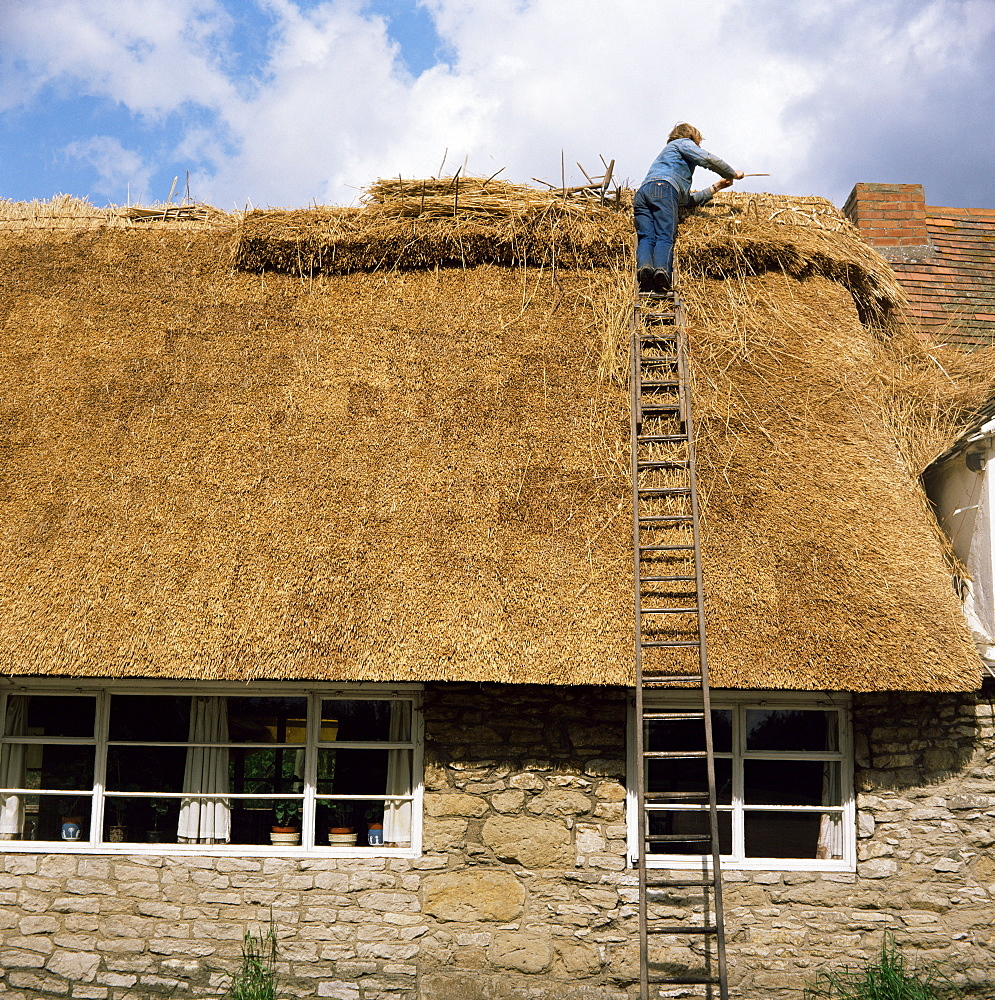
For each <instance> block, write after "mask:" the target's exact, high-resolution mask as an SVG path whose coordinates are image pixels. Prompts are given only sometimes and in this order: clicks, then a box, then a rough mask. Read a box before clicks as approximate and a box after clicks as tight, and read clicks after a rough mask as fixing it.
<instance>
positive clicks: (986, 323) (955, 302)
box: [887, 205, 995, 348]
mask: <svg viewBox="0 0 995 1000" xmlns="http://www.w3.org/2000/svg"><path fill="white" fill-rule="evenodd" d="M926 231H927V233H928V235H929V240H930V243H931V244H932V252H930V253H928V254H927V255H924V256H922V258H921V259H919V260H916V259H914V257H915V255H912V254H908V255H904V254H900V253H889V254H887V256H888V257H890V258H892V260H891V266H892V268H893V269H894V271H895V274H896V275H897V276H898V280H899V281H900V282H901V283H902V286H903V287H904V288H905V290H906V292H907V293H908V296H909V300H910V302H911V304H912V308H913V310H914V312H915V314H916V316H917V317H918V319H919V321H920V323H921V324H922V328H923V331H924V332H926V333H928V334H930V336H931V337H932V338H933V339H934V340H936V341H939V342H941V343H948V344H957V345H959V346H962V347H967V348H975V347H985V346H988V345H990V344H995V210H993V209H984V208H939V207H936V206H933V205H930V206H927V207H926ZM910 257H911V258H912V259H909V258H910ZM903 258H904V259H903Z"/></svg>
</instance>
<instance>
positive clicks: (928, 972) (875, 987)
mask: <svg viewBox="0 0 995 1000" xmlns="http://www.w3.org/2000/svg"><path fill="white" fill-rule="evenodd" d="M958 995H959V994H958V992H957V990H956V987H955V986H954V984H953V983H952V982H951V980H950V978H949V977H948V976H947V975H946V974H945V973H944V972H942V970H940V969H938V968H937V967H936V966H933V965H922V966H920V967H918V968H916V967H914V966H913V965H911V964H909V963H907V962H906V960H905V958H904V956H903V955H902V954H901V952H900V951H899V950H898V948H897V947H896V946H895V939H894V937H893V936H892V935H891V934H886V935H885V937H884V941H882V942H881V952H880V954H879V955H878V956H877V957H876V958H874V959H869V960H868V961H867V962H866V963H865V964H864V965H863V966H861V967H859V968H855V969H851V968H849V967H848V966H844V967H843V969H842V970H839V971H830V972H820V973H819V975H818V976H817V977H816V980H815V985H814V986H808V987H806V989H805V1000H954V998H955V997H956V996H958Z"/></svg>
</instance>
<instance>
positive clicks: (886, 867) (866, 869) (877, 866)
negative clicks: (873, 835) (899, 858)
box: [857, 858, 898, 878]
mask: <svg viewBox="0 0 995 1000" xmlns="http://www.w3.org/2000/svg"><path fill="white" fill-rule="evenodd" d="M897 871H898V863H897V862H895V861H888V860H886V859H884V858H875V859H874V860H873V861H867V862H865V863H863V864H862V865H861V866H860V868H859V870H858V872H857V874H858V875H860V876H862V877H863V878H890V877H891V876H892V875H894V874H895V873H896V872H897Z"/></svg>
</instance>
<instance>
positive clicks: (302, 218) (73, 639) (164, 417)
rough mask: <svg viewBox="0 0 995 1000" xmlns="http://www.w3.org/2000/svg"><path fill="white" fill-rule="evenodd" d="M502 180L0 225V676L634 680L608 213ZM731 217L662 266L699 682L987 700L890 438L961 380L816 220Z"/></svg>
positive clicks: (614, 238) (734, 205) (840, 229)
mask: <svg viewBox="0 0 995 1000" xmlns="http://www.w3.org/2000/svg"><path fill="white" fill-rule="evenodd" d="M478 193H479V196H480V198H481V199H483V198H484V197H485V196H486V195H489V192H487V191H486V190H485V189H481V190H480V191H479V192H478ZM470 194H472V189H471V191H470ZM402 195H403V197H405V198H407V199H408V201H407V204H408V205H409V206H410V204H411V197H412V195H411V194H410V192H408V193H403V192H402ZM422 195H423V197H424V192H423V193H422ZM505 196H506V201H507V202H508V203H509V205H510V207H508V206H506V210H505V211H504V212H503V213H502V212H501V211H497V212H496V213H494V214H492V215H490V216H488V215H487V214H486V213H478V214H477V215H473V214H471V213H472V205H473V199H472V197H470V196H469V194H467V193H466V189H464V197H465V198H466V200H465V201H464V204H463V206H454V208H455V212H456V214H455V215H454V217H453V218H451V219H447V218H438V217H435V218H431V217H429V218H419V217H418V216H417V215H416V216H415V217H411V216H410V215H408V216H405V215H404V214H403V212H400V211H397V210H396V209H397V206H396V205H395V206H394V208H393V209H392V210H391V211H388V210H387V208H388V207H389V206H386V203H385V202H384V201H380V202H374V203H372V204H371V205H368V206H366V207H365V208H363V209H359V210H350V211H344V210H321V209H316V210H313V211H311V212H294V213H259V214H255V215H251V214H250V215H249V216H247V217H246V218H245V219H244V220H242V219H236V218H232V219H230V220H228V228H227V229H225V228H224V227H223V226H222V227H221V228H218V219H217V218H214V217H212V219H211V220H210V222H211V225H210V226H208V225H203V226H201V227H200V228H197V227H196V226H185V227H174V225H173V223H171V222H170V221H168V220H166V221H163V222H162V223H161V224H153V225H152V227H151V228H150V227H149V225H148V224H146V223H145V222H141V223H137V222H136V223H129V224H128V225H124V226H121V225H114V226H100V225H96V226H94V224H93V223H87V224H86V225H79V226H75V227H69V228H66V229H55V228H51V227H44V228H39V229H37V231H32V230H30V229H25V228H23V226H21V227H18V228H16V229H14V228H13V227H11V226H5V225H4V224H3V221H2V220H0V244H2V262H0V274H2V282H3V283H2V286H0V316H2V317H3V325H2V338H3V354H2V358H3V362H2V363H3V366H4V371H3V380H2V389H0V453H2V454H3V456H4V462H3V466H2V471H0V498H2V501H3V510H4V514H3V522H2V533H0V622H2V624H0V640H2V643H0V669H2V670H3V672H5V673H8V674H61V675H68V676H151V677H171V678H184V677H193V678H233V679H234V678H238V679H251V678H262V677H266V678H320V679H327V680H434V679H439V680H445V679H452V680H464V681H465V680H476V681H509V682H550V683H557V684H568V683H598V684H625V683H629V682H630V681H631V671H632V610H631V606H632V578H631V575H632V563H631V536H630V530H631V516H630V512H629V494H628V455H627V440H628V429H627V425H628V402H627V393H626V391H625V389H624V387H623V386H622V385H621V384H620V383H619V380H618V378H617V375H618V369H619V355H620V351H621V349H620V346H619V333H620V329H621V324H620V320H621V318H623V317H624V315H625V302H626V300H627V297H628V295H629V294H630V292H629V288H630V277H629V271H628V260H629V253H630V249H629V228H628V219H627V216H626V215H625V213H624V212H623V213H619V212H618V211H616V210H615V209H613V208H611V207H600V206H586V205H585V206H574V205H572V204H571V203H570V202H564V201H563V200H562V199H559V200H557V199H551V198H550V197H549V196H547V197H546V200H545V202H541V200H538V201H537V202H536V204H531V205H523V202H515V200H514V192H510V193H509V192H505ZM413 197H417V194H415V195H414V196H413ZM387 201H389V199H387ZM523 201H524V200H523ZM743 204H744V203H743V202H742V201H737V200H736V199H735V198H729V199H724V200H720V201H719V202H718V203H717V204H716V205H715V206H713V207H712V208H710V209H708V210H706V211H705V212H702V213H699V214H698V215H696V216H694V217H693V218H692V219H689V220H688V221H687V222H686V223H685V226H684V230H683V231H684V244H683V248H682V251H681V253H682V261H683V278H682V280H683V281H684V283H685V294H686V298H687V301H688V305H689V309H690V313H691V319H692V324H693V327H692V337H693V341H694V345H695V352H696V367H695V374H696V388H697V394H698V395H697V398H698V412H699V417H700V419H701V429H702V439H701V454H702V479H703V485H704V487H705V537H704V552H705V560H706V576H707V590H708V624H709V628H710V646H711V662H712V667H713V671H714V681H715V683H716V684H717V685H719V686H755V687H765V686H783V687H793V688H804V689H810V688H811V689H819V688H835V689H850V690H872V689H890V688H897V689H923V690H958V689H968V688H971V687H974V686H975V685H976V683H977V678H978V665H977V659H976V657H975V655H974V652H973V647H972V645H971V641H970V638H969V636H968V634H967V631H966V629H965V627H964V625H963V622H962V620H961V617H960V611H959V608H958V606H957V604H956V600H955V599H954V597H953V594H952V591H951V589H950V587H949V585H948V583H947V580H946V574H945V567H944V564H943V558H942V553H941V549H940V545H939V542H938V541H937V538H936V535H935V532H934V531H933V529H932V527H931V525H930V520H929V515H928V513H927V511H926V509H925V507H924V505H923V502H922V496H921V492H920V491H919V489H918V486H917V481H916V478H915V472H916V471H917V470H915V469H914V468H913V465H914V464H915V463H916V462H917V461H918V456H916V455H915V454H914V451H915V449H914V448H913V447H912V446H911V445H910V441H914V440H916V439H917V437H918V435H917V434H910V432H909V429H910V427H913V426H914V425H915V426H919V425H918V424H916V423H915V422H916V421H921V419H922V414H923V413H925V412H926V411H927V410H928V411H929V412H930V413H931V414H932V415H933V417H934V418H935V417H936V414H937V412H942V413H946V412H947V411H948V410H949V407H948V406H945V404H944V402H943V401H949V399H953V398H954V397H956V402H957V405H958V406H960V407H962V408H963V407H967V406H968V405H969V403H970V401H971V400H973V398H974V397H973V395H972V393H975V392H976V388H975V382H976V380H974V381H972V380H971V379H969V378H966V377H965V378H961V379H960V381H958V380H957V379H954V380H952V381H951V380H946V381H944V379H943V378H941V379H939V380H938V379H937V378H936V373H938V372H939V369H938V368H937V366H936V363H935V362H934V361H933V360H931V359H929V358H927V357H926V356H925V355H924V354H923V351H922V348H920V347H919V346H918V344H917V342H916V341H915V340H914V339H910V338H904V339H903V338H902V337H901V336H900V335H898V334H894V335H892V336H890V338H889V337H888V336H886V335H885V334H884V333H883V332H882V330H881V329H880V328H871V327H868V326H864V325H862V324H861V323H860V322H859V320H858V314H857V310H856V308H855V306H854V298H852V297H851V294H850V292H849V291H847V290H846V289H844V287H843V284H841V282H845V283H847V285H848V286H849V287H850V288H852V289H853V292H854V295H855V296H856V298H857V299H858V300H859V302H860V308H861V312H862V314H863V315H864V316H865V318H867V319H868V320H869V321H872V320H873V321H875V322H877V321H879V320H881V319H882V317H885V316H886V315H888V314H893V313H895V311H896V310H898V309H899V308H900V305H901V301H900V293H898V292H897V290H896V288H894V287H892V285H891V284H890V283H889V281H890V279H889V272H888V270H887V268H886V267H884V266H883V265H882V264H880V263H879V259H877V258H875V257H874V256H873V255H870V256H868V254H869V251H868V252H866V253H865V251H866V247H864V245H863V244H862V243H860V242H859V240H857V239H855V238H854V237H853V236H852V234H851V233H849V232H847V231H846V225H848V224H841V225H837V222H836V219H838V216H836V215H835V213H834V211H833V210H832V209H831V206H828V203H825V202H820V203H819V205H818V206H816V207H815V208H813V205H811V204H808V203H804V204H803V203H800V202H798V201H797V200H795V201H791V200H788V199H780V200H778V201H776V202H772V203H771V204H776V208H775V209H774V211H779V214H778V215H777V216H775V217H774V218H773V219H771V218H770V216H771V210H770V205H768V204H767V203H766V202H763V199H755V200H754V208H753V210H752V214H751V212H750V211H747V212H745V213H744V212H743V211H742V208H743ZM385 206H386V207H385ZM516 206H517V207H516ZM785 209H791V210H792V212H795V213H796V214H795V215H790V217H783V216H785V215H786V213H785V211H783V210H785ZM799 211H804V212H806V213H808V215H809V216H811V217H812V220H813V221H812V223H811V224H808V223H806V222H805V221H804V220H803V219H802V220H799V218H798V217H797V212H799ZM819 212H821V213H824V214H826V215H827V217H828V216H832V217H833V222H832V223H831V224H826V223H825V221H823V222H822V223H820V220H819V219H818V218H816V214H817V213H819ZM0 214H2V213H0ZM436 215H438V213H436ZM343 220H344V221H343ZM336 227H338V228H336ZM391 227H394V228H391ZM399 227H403V230H402V228H399ZM765 228H766V232H767V236H766V238H765V237H764V235H763V232H762V231H763V230H764V229H765ZM777 240H780V241H781V243H782V246H781V250H780V251H779V252H778V251H776V248H775V250H772V249H771V244H772V243H774V242H776V241H777ZM858 244H859V245H858ZM453 247H456V248H462V249H461V250H460V253H461V254H462V256H461V257H460V259H459V265H458V266H451V265H452V264H453V263H454V260H455V255H454V251H453V249H452V248H453ZM709 247H711V249H709ZM305 251H306V252H305ZM764 254H766V255H767V256H766V258H765V259H764V261H761V259H760V258H761V257H762V256H763V255H764ZM720 257H721V258H722V259H723V260H725V264H723V265H722V266H721V267H720V266H719V265H718V264H717V263H716V262H717V261H718V260H719V258H720ZM440 261H441V262H442V263H443V264H449V265H450V266H441V267H435V266H434V265H435V263H438V262H440ZM619 261H621V264H622V268H621V269H619V268H618V266H617V264H618V262H619ZM778 261H779V262H780V263H778ZM232 262H234V267H233V266H232ZM295 262H296V263H295ZM509 264H511V265H514V266H508V265H509ZM426 265H432V266H431V267H427V266H426ZM540 265H541V266H540ZM554 265H555V266H554ZM772 265H773V266H775V267H777V268H778V269H777V270H776V271H770V270H765V268H769V267H771V266H772ZM753 271H758V272H759V273H758V274H753V273H752V272H753ZM337 272H343V273H337ZM720 275H722V276H720ZM623 367H624V365H623ZM948 384H949V385H955V384H956V392H954V391H953V390H948V389H947V388H944V387H945V386H947V385H948ZM938 400H939V401H940V402H937V401H938ZM923 401H925V403H928V404H929V405H928V406H925V405H924V402H923ZM930 407H931V409H930ZM910 414H911V415H910ZM937 423H938V422H937V420H936V419H934V420H933V424H930V425H929V426H930V427H933V425H935V424H937ZM939 423H943V421H942V420H941V421H939ZM923 426H925V425H923ZM934 431H935V434H936V435H938V436H942V434H946V433H948V431H949V428H946V425H944V427H941V428H939V429H936V428H935V427H934ZM934 453H935V452H934Z"/></svg>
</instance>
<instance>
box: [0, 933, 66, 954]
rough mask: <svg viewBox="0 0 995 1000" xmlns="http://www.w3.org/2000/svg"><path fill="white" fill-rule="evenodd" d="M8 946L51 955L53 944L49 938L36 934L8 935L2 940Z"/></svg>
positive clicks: (53, 948) (53, 949)
mask: <svg viewBox="0 0 995 1000" xmlns="http://www.w3.org/2000/svg"><path fill="white" fill-rule="evenodd" d="M4 943H5V944H6V945H7V947H8V948H24V949H25V950H26V951H37V952H39V953H40V954H42V955H51V954H52V952H53V951H55V945H54V944H52V940H51V938H47V937H45V936H44V935H41V934H36V935H31V936H30V937H13V936H12V937H9V938H7V940H6V941H5V942H4Z"/></svg>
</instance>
